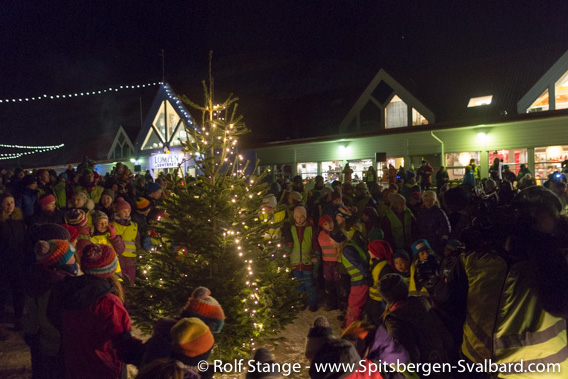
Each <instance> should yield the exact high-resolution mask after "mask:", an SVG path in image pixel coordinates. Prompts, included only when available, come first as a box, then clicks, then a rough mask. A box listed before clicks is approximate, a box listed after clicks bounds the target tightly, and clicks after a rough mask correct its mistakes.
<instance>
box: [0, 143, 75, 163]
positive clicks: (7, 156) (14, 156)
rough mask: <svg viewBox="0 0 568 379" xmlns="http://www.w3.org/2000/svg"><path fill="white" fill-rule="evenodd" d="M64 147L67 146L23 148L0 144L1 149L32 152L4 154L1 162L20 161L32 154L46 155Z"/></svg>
mask: <svg viewBox="0 0 568 379" xmlns="http://www.w3.org/2000/svg"><path fill="white" fill-rule="evenodd" d="M63 146H65V144H63V143H62V144H60V145H48V146H23V145H5V144H0V147H6V148H10V149H27V150H30V151H23V152H21V153H20V152H18V153H2V154H0V160H2V161H3V160H8V159H18V158H20V157H22V156H24V155H32V154H37V153H45V152H47V151H51V150H56V149H60V148H62V147H63Z"/></svg>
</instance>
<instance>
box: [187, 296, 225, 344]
mask: <svg viewBox="0 0 568 379" xmlns="http://www.w3.org/2000/svg"><path fill="white" fill-rule="evenodd" d="M182 316H183V317H198V318H199V319H201V320H203V322H205V323H206V324H207V325H209V327H210V328H211V332H212V333H219V332H220V331H221V329H222V328H223V324H224V323H225V313H224V312H223V308H222V307H221V305H220V304H219V302H218V301H217V300H215V298H213V297H212V296H211V291H209V289H207V288H205V287H197V288H196V289H195V290H194V291H193V293H192V294H191V297H190V298H189V299H188V301H187V304H186V306H185V308H184V309H183V312H182Z"/></svg>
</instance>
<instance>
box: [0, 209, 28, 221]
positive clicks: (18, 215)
mask: <svg viewBox="0 0 568 379" xmlns="http://www.w3.org/2000/svg"><path fill="white" fill-rule="evenodd" d="M23 219H24V214H23V213H22V210H21V209H20V208H18V207H16V208H14V212H12V213H11V214H10V215H6V214H4V213H3V212H2V213H0V222H4V221H6V220H18V221H21V220H23Z"/></svg>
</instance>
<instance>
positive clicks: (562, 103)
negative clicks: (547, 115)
mask: <svg viewBox="0 0 568 379" xmlns="http://www.w3.org/2000/svg"><path fill="white" fill-rule="evenodd" d="M555 89H556V91H555V92H556V108H555V109H566V108H568V72H566V73H565V74H564V75H563V76H562V77H561V78H560V80H558V81H557V82H556V85H555Z"/></svg>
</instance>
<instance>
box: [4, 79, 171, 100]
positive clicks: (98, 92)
mask: <svg viewBox="0 0 568 379" xmlns="http://www.w3.org/2000/svg"><path fill="white" fill-rule="evenodd" d="M157 85H162V82H154V83H145V84H134V85H122V86H118V87H115V88H113V87H110V88H108V89H102V90H94V91H83V92H75V93H69V94H58V95H46V94H44V95H39V96H28V97H22V98H12V99H0V103H19V102H32V101H40V100H47V99H49V100H58V99H70V98H73V97H80V96H93V95H103V94H105V93H108V92H118V91H122V90H126V89H138V88H146V87H153V86H157Z"/></svg>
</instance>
